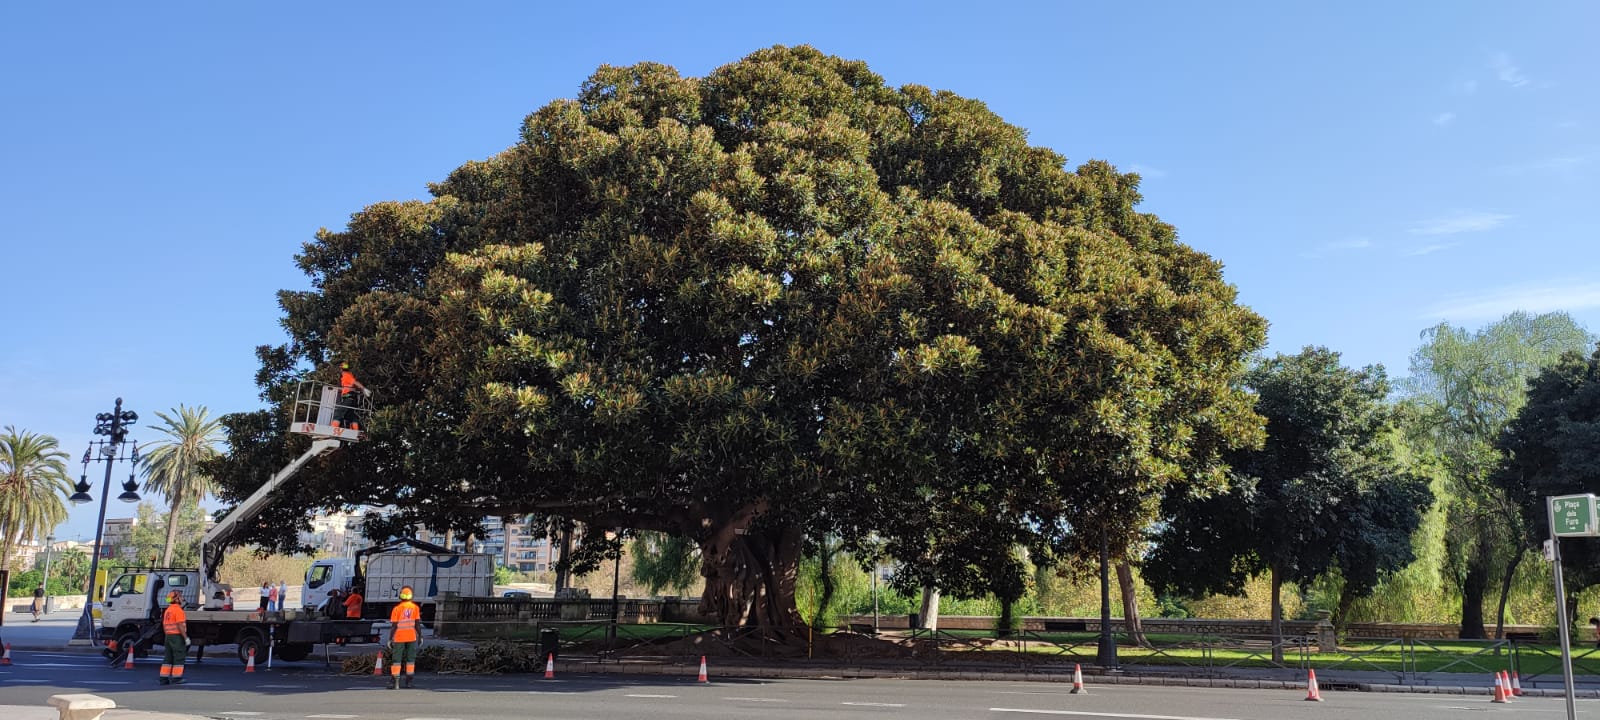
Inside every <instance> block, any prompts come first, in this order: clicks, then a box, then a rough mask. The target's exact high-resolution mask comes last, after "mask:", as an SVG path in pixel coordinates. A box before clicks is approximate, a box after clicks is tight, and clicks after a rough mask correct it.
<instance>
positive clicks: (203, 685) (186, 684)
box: [183, 682, 222, 687]
mask: <svg viewBox="0 0 1600 720" xmlns="http://www.w3.org/2000/svg"><path fill="white" fill-rule="evenodd" d="M221 685H222V683H197V682H185V683H184V684H183V686H184V687H220V686H221Z"/></svg>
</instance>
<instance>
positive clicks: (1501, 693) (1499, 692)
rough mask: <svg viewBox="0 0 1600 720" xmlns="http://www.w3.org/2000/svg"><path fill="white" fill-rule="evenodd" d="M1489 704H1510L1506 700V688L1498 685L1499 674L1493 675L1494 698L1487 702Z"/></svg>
mask: <svg viewBox="0 0 1600 720" xmlns="http://www.w3.org/2000/svg"><path fill="white" fill-rule="evenodd" d="M1489 702H1497V703H1503V702H1511V701H1510V700H1508V699H1506V687H1505V686H1504V685H1501V684H1500V673H1495V674H1494V696H1493V698H1492V699H1490V700H1489Z"/></svg>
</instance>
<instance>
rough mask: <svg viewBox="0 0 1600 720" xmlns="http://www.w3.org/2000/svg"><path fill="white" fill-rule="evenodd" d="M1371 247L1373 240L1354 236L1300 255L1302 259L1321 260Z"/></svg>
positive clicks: (1322, 245)
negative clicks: (1336, 254)
mask: <svg viewBox="0 0 1600 720" xmlns="http://www.w3.org/2000/svg"><path fill="white" fill-rule="evenodd" d="M1370 247H1372V241H1371V240H1369V239H1367V238H1364V237H1362V236H1360V235H1352V236H1350V237H1347V238H1341V239H1339V240H1334V241H1333V242H1328V243H1323V244H1321V245H1319V246H1317V247H1316V248H1314V249H1312V250H1308V251H1306V252H1303V253H1300V257H1305V258H1321V257H1327V256H1329V255H1332V254H1334V253H1340V252H1348V251H1351V250H1365V249H1367V248H1370Z"/></svg>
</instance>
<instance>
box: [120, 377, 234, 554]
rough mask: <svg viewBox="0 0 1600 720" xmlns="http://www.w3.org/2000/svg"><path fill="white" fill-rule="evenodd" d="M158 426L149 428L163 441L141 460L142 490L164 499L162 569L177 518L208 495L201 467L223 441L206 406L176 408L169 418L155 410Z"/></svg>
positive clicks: (147, 450)
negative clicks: (164, 532)
mask: <svg viewBox="0 0 1600 720" xmlns="http://www.w3.org/2000/svg"><path fill="white" fill-rule="evenodd" d="M156 417H158V418H161V423H160V424H158V425H151V426H150V427H152V428H154V429H155V430H156V431H157V432H159V433H161V434H162V435H164V436H165V439H162V440H157V441H155V442H153V443H149V445H148V447H147V448H145V456H144V458H143V459H142V460H141V461H140V462H141V465H142V467H143V470H144V476H145V482H144V487H145V490H147V491H155V492H157V493H160V494H161V495H163V496H165V497H166V498H167V504H168V510H167V522H166V526H167V541H166V544H165V546H164V548H163V550H162V552H161V566H162V567H172V566H173V565H172V558H173V551H174V549H175V545H176V544H177V541H178V527H179V525H180V524H181V523H179V522H178V516H179V514H180V513H181V512H182V510H183V508H184V507H185V506H189V505H192V506H194V507H196V508H198V507H199V506H200V501H201V500H202V499H204V498H205V496H206V495H209V494H211V478H210V476H208V475H207V474H206V473H205V472H204V471H203V470H201V464H202V463H204V462H206V461H207V460H210V459H212V458H214V457H216V456H217V455H218V451H217V443H219V442H221V441H222V422H221V421H220V420H218V419H215V418H212V417H210V411H209V410H207V409H206V408H205V406H203V405H202V406H199V407H193V408H191V407H185V406H183V405H179V406H178V407H177V409H176V410H175V411H173V413H172V414H171V415H168V414H166V413H163V412H160V411H157V412H156Z"/></svg>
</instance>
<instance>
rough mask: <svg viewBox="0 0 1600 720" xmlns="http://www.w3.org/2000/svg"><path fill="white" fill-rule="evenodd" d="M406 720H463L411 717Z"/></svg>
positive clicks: (456, 719) (405, 719)
mask: <svg viewBox="0 0 1600 720" xmlns="http://www.w3.org/2000/svg"><path fill="white" fill-rule="evenodd" d="M404 720H461V718H436V717H411V718H404Z"/></svg>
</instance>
